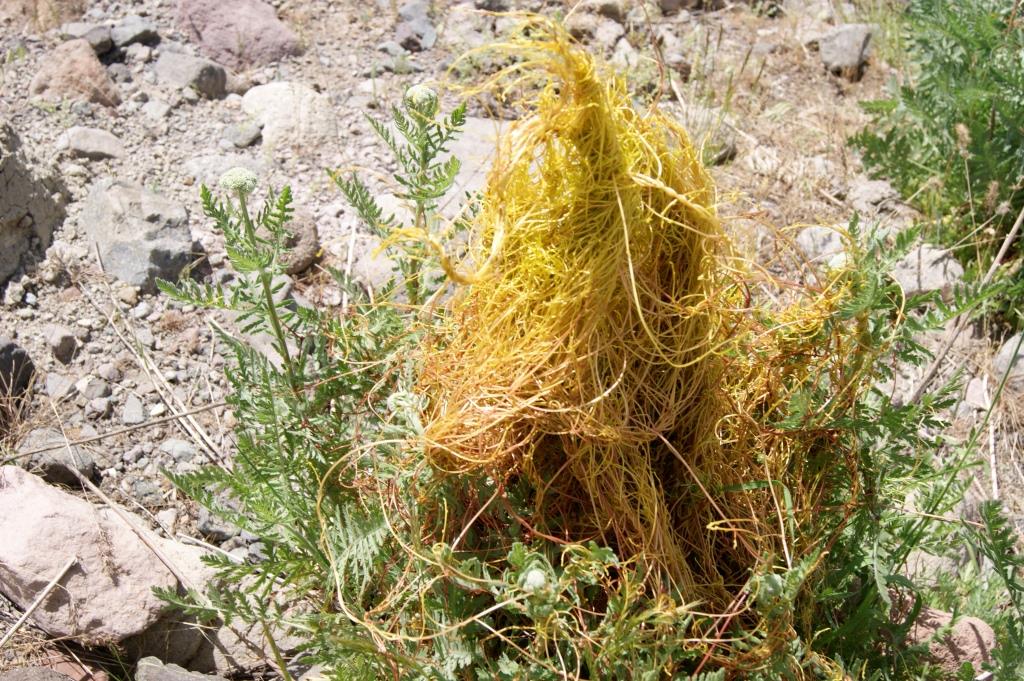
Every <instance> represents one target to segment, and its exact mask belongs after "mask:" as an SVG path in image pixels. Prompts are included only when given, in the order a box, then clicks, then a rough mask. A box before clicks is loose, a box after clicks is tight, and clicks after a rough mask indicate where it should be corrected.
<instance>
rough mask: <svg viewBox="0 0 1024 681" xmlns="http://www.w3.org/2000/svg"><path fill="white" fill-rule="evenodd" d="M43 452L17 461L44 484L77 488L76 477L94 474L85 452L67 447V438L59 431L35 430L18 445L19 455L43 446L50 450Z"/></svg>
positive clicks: (90, 461)
mask: <svg viewBox="0 0 1024 681" xmlns="http://www.w3.org/2000/svg"><path fill="white" fill-rule="evenodd" d="M57 445H59V446H58V447H57V448H56V449H50V450H48V451H45V452H39V453H37V454H32V455H31V456H29V457H27V458H25V459H20V460H19V463H20V464H21V465H23V466H25V467H26V468H28V469H29V470H30V471H32V472H34V473H38V474H39V475H41V476H42V477H43V479H44V480H46V481H47V482H53V483H58V484H62V485H77V484H78V475H75V472H76V471H77V472H78V474H80V475H82V476H83V477H86V478H91V477H92V476H93V475H94V474H95V472H96V463H95V462H94V461H93V458H92V455H91V454H89V452H88V451H86V450H85V449H82V448H81V447H76V446H75V445H68V444H67V439H66V438H65V437H64V435H62V434H61V432H60V431H59V430H54V429H53V428H36V429H35V430H33V431H32V432H30V433H29V434H28V435H26V436H25V438H24V439H23V440H22V441H21V444H19V445H18V453H19V454H27V453H28V452H33V451H35V450H37V449H42V448H43V447H53V446H57Z"/></svg>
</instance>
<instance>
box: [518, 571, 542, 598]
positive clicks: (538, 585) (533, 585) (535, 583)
mask: <svg viewBox="0 0 1024 681" xmlns="http://www.w3.org/2000/svg"><path fill="white" fill-rule="evenodd" d="M547 583H548V576H547V575H546V574H544V571H543V570H540V569H538V568H533V569H532V570H529V571H528V572H527V573H526V576H525V577H523V591H525V592H527V593H531V594H532V593H536V592H537V591H540V590H541V589H543V588H544V587H545V586H547Z"/></svg>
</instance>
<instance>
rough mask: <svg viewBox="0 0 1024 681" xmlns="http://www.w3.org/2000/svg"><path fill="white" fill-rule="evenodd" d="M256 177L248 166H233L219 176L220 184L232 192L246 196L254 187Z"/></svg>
mask: <svg viewBox="0 0 1024 681" xmlns="http://www.w3.org/2000/svg"><path fill="white" fill-rule="evenodd" d="M257 181H258V178H257V177H256V173H254V172H252V171H251V170H249V169H248V168H239V167H235V168H232V169H231V170H228V171H227V172H226V173H224V174H223V175H221V176H220V186H221V187H223V188H224V189H226V190H228V191H229V192H232V193H234V194H239V195H241V196H246V195H248V194H251V193H252V192H253V190H254V189H256V183H257Z"/></svg>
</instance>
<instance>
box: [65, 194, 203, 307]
mask: <svg viewBox="0 0 1024 681" xmlns="http://www.w3.org/2000/svg"><path fill="white" fill-rule="evenodd" d="M79 224H81V225H82V227H84V229H85V232H86V234H87V235H88V237H89V239H91V240H93V241H95V242H96V244H97V246H98V247H99V252H100V257H101V258H102V260H103V266H104V268H105V269H106V271H107V272H108V273H109V274H112V275H113V276H115V277H117V278H118V279H120V280H121V281H123V282H126V283H128V284H131V285H132V286H137V287H139V288H140V289H141V290H142V291H144V292H150V291H153V290H154V289H155V287H156V280H157V278H161V279H167V280H174V279H177V277H178V275H179V274H180V273H181V270H182V269H183V268H184V267H185V266H186V265H188V264H189V261H190V260H191V259H192V237H191V234H190V232H189V229H188V213H187V211H186V210H185V208H184V207H183V206H181V205H179V204H177V203H175V202H173V201H171V200H169V199H167V198H165V197H163V196H161V195H160V194H157V193H156V192H153V191H150V190H149V189H146V188H144V187H141V186H138V185H134V184H129V183H127V182H123V181H121V180H113V179H105V180H101V181H99V182H97V183H96V184H95V185H93V187H92V189H91V190H90V192H89V196H88V198H87V199H86V201H85V206H84V207H83V208H82V214H81V217H80V218H79Z"/></svg>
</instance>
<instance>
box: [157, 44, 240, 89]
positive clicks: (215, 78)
mask: <svg viewBox="0 0 1024 681" xmlns="http://www.w3.org/2000/svg"><path fill="white" fill-rule="evenodd" d="M153 70H154V72H155V73H156V77H157V80H158V81H160V82H161V83H163V84H165V85H170V86H171V87H174V88H178V89H184V88H188V87H190V88H192V89H193V90H195V91H196V92H198V93H199V94H200V95H202V96H203V97H206V98H207V99H220V98H221V97H224V96H225V95H226V94H227V90H226V89H225V88H226V86H227V82H228V74H227V72H226V71H225V70H224V67H223V66H221V65H220V64H216V63H214V62H212V61H210V60H209V59H203V58H202V57H193V56H192V55H189V54H184V53H182V52H166V51H165V52H162V53H161V54H160V58H159V59H157V60H156V64H155V65H154V66H153Z"/></svg>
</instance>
